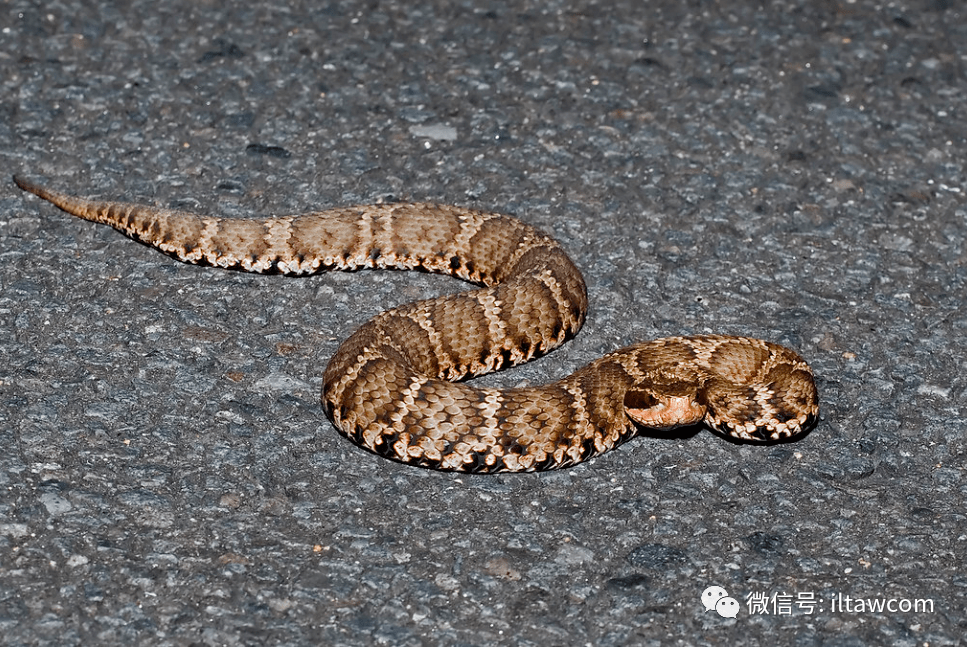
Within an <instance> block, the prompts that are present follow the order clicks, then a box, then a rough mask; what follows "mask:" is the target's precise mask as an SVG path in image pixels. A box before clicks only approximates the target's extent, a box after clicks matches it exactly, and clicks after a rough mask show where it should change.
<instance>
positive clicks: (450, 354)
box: [14, 177, 819, 472]
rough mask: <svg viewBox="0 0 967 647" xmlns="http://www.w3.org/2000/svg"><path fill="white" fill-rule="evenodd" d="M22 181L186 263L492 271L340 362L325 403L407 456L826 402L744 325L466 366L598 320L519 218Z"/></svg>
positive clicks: (732, 417)
mask: <svg viewBox="0 0 967 647" xmlns="http://www.w3.org/2000/svg"><path fill="white" fill-rule="evenodd" d="M14 181H15V182H16V183H17V185H19V186H20V187H21V188H22V189H24V190H26V191H29V192H31V193H34V194H36V195H38V196H40V197H41V198H44V199H45V200H48V201H50V202H52V203H53V204H55V205H57V206H58V207H60V208H61V209H63V210H64V211H67V212H68V213H71V214H74V215H75V216H79V217H81V218H84V219H86V220H91V221H94V222H99V223H104V224H108V225H111V226H112V227H114V228H115V229H117V230H119V231H121V232H123V233H125V234H127V235H128V236H130V237H132V238H134V239H135V240H138V241H141V242H143V243H146V244H147V245H150V246H153V247H156V248H158V249H159V250H161V251H163V252H165V253H167V254H170V255H172V256H174V257H175V258H177V259H178V260H180V261H184V262H186V263H198V264H204V265H211V266H215V267H224V268H234V269H240V270H245V271H249V272H275V273H282V274H311V273H315V272H321V271H325V270H352V269H356V268H362V267H379V268H397V269H414V268H419V269H423V270H427V271H430V272H437V273H443V274H450V275H453V276H456V277H459V278H461V279H464V280H466V281H470V282H472V283H476V284H478V285H479V286H481V287H480V288H479V289H475V290H470V291H468V292H463V293H460V294H454V295H448V296H441V297H438V298H435V299H428V300H424V301H418V302H415V303H410V304H407V305H403V306H400V307H398V308H394V309H392V310H387V311H385V312H383V313H381V314H379V315H377V316H376V317H374V318H373V319H371V320H370V321H368V322H367V323H365V324H364V325H363V326H362V327H360V328H359V329H358V330H356V332H354V333H353V334H352V335H351V336H350V337H349V339H347V340H346V341H345V342H344V343H343V344H342V345H341V346H340V347H339V349H338V350H337V351H336V354H335V355H334V356H333V358H332V359H331V360H330V361H329V365H328V366H327V367H326V372H325V376H324V385H323V389H322V404H323V407H324V408H325V410H326V413H327V414H328V416H329V417H330V419H331V420H332V422H333V424H334V425H335V426H336V428H337V429H338V430H339V431H340V432H341V433H342V434H344V435H345V436H347V437H348V438H350V439H351V440H352V441H353V442H355V443H357V444H359V445H361V446H362V447H365V448H366V449H368V450H370V451H373V452H375V453H376V454H379V455H381V456H385V457H388V458H392V459H394V460H397V461H402V462H404V463H409V464H413V465H419V466H423V467H429V468H434V469H440V470H454V471H465V472H499V471H509V472H521V471H533V470H549V469H556V468H561V467H567V466H569V465H574V464H575V463H579V462H581V461H583V460H585V459H587V458H590V457H592V456H597V455H598V454H601V453H603V452H606V451H608V450H609V449H611V448H613V447H615V446H617V445H618V444H620V443H622V442H624V441H625V440H627V439H629V438H631V437H632V436H634V435H635V433H636V432H637V430H638V426H639V425H640V426H643V427H651V428H659V429H669V428H672V427H677V426H682V425H693V424H698V423H702V422H704V423H705V424H706V425H708V426H709V427H711V428H712V429H714V430H716V431H718V432H720V433H722V434H726V435H728V436H730V437H733V438H736V439H740V440H780V439H785V438H790V437H793V436H796V435H798V434H800V433H803V432H805V431H807V430H808V429H809V428H810V427H811V426H812V425H813V424H814V423H815V421H816V419H817V415H818V412H819V400H818V395H817V392H816V387H815V384H814V382H813V377H812V371H811V370H810V368H809V366H808V365H807V364H806V362H805V361H803V359H802V358H801V357H799V355H797V354H796V353H794V352H793V351H791V350H789V349H787V348H784V347H782V346H778V345H776V344H772V343H769V342H766V341H761V340H758V339H750V338H746V337H725V336H705V337H670V338H666V339H658V340H655V341H649V342H644V343H641V344H636V345H634V346H629V347H628V348H624V349H621V350H617V351H614V352H612V353H610V354H608V355H606V356H605V357H602V358H600V359H598V360H596V361H593V362H591V363H590V364H588V365H587V366H585V367H584V368H582V369H580V370H578V371H577V372H575V373H574V374H572V375H570V376H568V377H566V378H564V379H562V380H559V381H557V382H554V383H552V384H545V385H541V386H531V387H526V388H515V389H490V388H476V387H473V386H471V385H469V384H466V383H462V382H460V380H463V379H464V378H466V377H470V376H475V375H482V374H484V373H489V372H491V371H496V370H498V369H500V368H503V367H506V366H513V365H515V364H520V363H522V362H526V361H528V360H530V359H532V358H534V357H536V356H538V355H541V354H544V353H547V352H548V351H550V350H552V349H554V348H556V347H557V346H559V345H560V344H562V343H564V342H565V341H566V340H568V339H569V338H571V337H572V336H574V335H575V334H577V332H578V330H579V329H580V328H581V326H582V324H583V323H584V318H585V312H586V310H587V294H586V291H585V285H584V279H583V278H582V276H581V273H580V271H579V270H578V269H577V267H575V265H574V263H573V262H572V261H571V260H570V259H569V258H568V257H567V255H566V254H565V253H564V250H563V249H562V248H561V246H560V245H559V244H558V243H557V242H556V241H554V240H553V239H551V238H550V237H548V236H546V235H545V234H543V233H541V232H540V231H538V230H537V229H535V228H533V227H530V226H529V225H526V224H524V223H523V222H521V221H519V220H517V219H516V218H511V217H508V216H503V215H499V214H493V213H484V212H481V211H476V210H473V209H464V208H460V207H454V206H443V205H434V204H411V203H398V204H383V205H372V206H357V207H347V208H340V209H331V210H328V211H321V212H317V213H310V214H305V215H301V216H288V217H278V218H248V219H226V218H216V217H206V216H200V215H195V214H191V213H185V212H181V211H173V210H169V209H161V208H156V207H150V206H141V205H134V204H125V203H117V202H101V201H92V200H85V199H82V198H78V197H74V196H70V195H67V194H64V193H60V192H57V191H52V190H50V189H47V188H45V187H43V186H40V185H38V184H35V183H33V182H28V181H26V180H23V179H20V178H17V177H15V178H14Z"/></svg>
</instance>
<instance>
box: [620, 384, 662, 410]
mask: <svg viewBox="0 0 967 647" xmlns="http://www.w3.org/2000/svg"><path fill="white" fill-rule="evenodd" d="M656 404H658V398H656V397H655V395H654V394H653V393H651V392H650V391H642V390H635V389H631V390H629V391H627V392H626V393H625V399H624V405H625V409H650V408H652V407H653V406H655V405H656Z"/></svg>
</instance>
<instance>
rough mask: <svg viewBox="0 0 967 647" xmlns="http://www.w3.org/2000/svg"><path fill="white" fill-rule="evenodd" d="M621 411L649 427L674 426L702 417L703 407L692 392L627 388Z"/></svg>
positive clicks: (704, 408) (664, 427)
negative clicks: (659, 391)
mask: <svg viewBox="0 0 967 647" xmlns="http://www.w3.org/2000/svg"><path fill="white" fill-rule="evenodd" d="M624 407H625V414H626V415H627V416H628V417H629V418H631V419H632V420H634V421H635V422H636V423H638V424H639V425H642V426H644V427H649V428H651V429H674V428H675V427H684V426H686V425H694V424H697V423H699V422H702V420H703V419H704V418H705V410H706V407H705V405H704V404H701V403H700V402H698V400H697V398H696V397H695V393H694V392H692V393H689V392H688V390H687V389H686V391H685V392H684V393H682V394H677V393H676V394H670V393H658V392H656V391H650V390H646V389H631V390H629V391H628V392H627V393H625V398H624Z"/></svg>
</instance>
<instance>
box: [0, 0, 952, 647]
mask: <svg viewBox="0 0 967 647" xmlns="http://www.w3.org/2000/svg"><path fill="white" fill-rule="evenodd" d="M119 4H120V6H118V5H119ZM224 5H225V8H221V7H222V4H221V3H204V2H184V1H180V0H176V1H174V2H169V3H158V2H143V1H141V0H134V1H132V2H127V3H106V2H101V3H99V4H97V3H81V2H77V1H76V0H65V1H63V2H56V3H40V2H26V1H17V2H13V3H7V4H6V5H5V7H4V11H3V13H2V17H0V21H3V22H2V24H0V90H2V94H0V114H2V119H0V158H2V165H0V168H2V169H5V171H6V175H7V176H9V175H10V174H12V173H14V172H17V173H23V174H25V175H28V176H30V177H34V178H38V179H43V180H46V181H48V182H50V183H51V184H52V185H53V186H55V187H57V188H60V189H64V190H69V191H72V192H76V193H80V194H84V195H89V196H98V197H103V198H110V199H124V200H138V201H145V202H149V203H154V204H160V205H165V206H173V207H178V208H186V209H191V210H196V211H201V212H211V213H218V214H223V215H228V216H233V215H243V214H256V213H257V214H281V213H297V212H300V211H309V210H313V209H316V208H321V207H325V206H333V205H345V204H349V203H358V202H373V201H378V200H386V199H412V200H426V201H441V202H455V203H459V204H463V205H469V206H474V207H479V208H486V209H493V210H499V211H504V212H510V213H515V214H517V215H519V216H520V217H521V218H523V219H524V220H526V221H527V222H530V223H532V224H534V225H537V226H539V227H542V228H544V229H545V230H547V231H548V232H550V233H552V234H553V235H554V236H556V237H557V238H558V239H559V240H561V241H562V242H563V244H564V245H565V247H566V248H567V249H568V250H569V252H570V253H571V255H572V256H573V258H574V259H575V261H576V262H577V264H578V265H579V266H580V267H582V268H583V269H584V271H585V273H586V277H587V280H588V285H589V290H590V295H591V308H592V310H591V314H590V317H589V321H588V324H587V326H586V327H585V329H584V331H583V332H582V333H581V334H580V335H579V336H578V338H577V339H575V340H574V341H573V342H571V343H570V344H568V345H567V346H565V347H564V348H562V349H560V350H559V351H556V352H554V353H552V354H551V355H549V356H547V357H545V358H543V359H541V360H539V361H537V362H534V363H532V364H530V365H528V366H526V367H522V368H520V369H515V370H514V371H511V372H507V373H503V374H499V375H497V376H488V377H487V378H485V379H484V380H483V381H484V382H485V383H488V384H503V385H517V384H520V383H522V382H531V383H534V382H541V381H545V380H550V379H554V378H557V377H561V376H563V375H565V374H567V373H568V372H570V371H571V370H573V369H575V368H577V367H579V366H581V365H582V364H584V363H586V362H588V361H590V360H592V359H594V358H596V357H598V356H600V355H601V354H603V353H604V352H607V351H609V350H612V349H615V348H618V347H620V346H623V345H626V344H628V343H632V342H634V341H638V340H645V339H651V338H655V337H661V336H666V335H675V334H683V333H705V332H717V333H729V334H745V335H753V336H759V337H763V338H766V339H769V340H772V341H777V342H780V343H784V344H786V345H789V346H791V347H793V348H795V349H797V350H798V351H799V352H801V354H803V355H804V356H805V357H806V358H807V359H808V360H809V361H810V363H811V364H812V366H813V367H814V369H815V371H816V373H817V375H818V385H819V388H820V392H821V396H822V398H823V409H822V417H821V418H822V419H821V421H820V423H819V424H818V426H817V427H816V429H815V430H814V431H813V432H812V433H811V434H810V435H808V436H807V437H805V438H804V439H802V440H800V441H799V442H796V443H790V444H783V445H777V446H750V445H736V444H730V443H728V442H725V441H723V440H722V439H720V438H718V437H716V436H714V435H713V434H711V433H707V432H701V433H696V434H687V435H685V436H678V437H673V438H667V437H665V438H663V437H658V436H655V437H650V436H649V437H642V438H638V439H635V440H632V441H631V442H629V443H628V444H626V445H624V446H623V447H621V448H620V449H618V450H616V451H614V452H612V453H610V454H606V455H605V456H602V457H600V458H598V459H596V460H593V461H591V462H588V463H585V464H582V465H580V466H578V467H576V468H573V469H569V470H566V471H563V472H560V473H548V474H539V475H507V476H460V475H452V474H438V473H434V472H429V471H425V470H420V469H416V468H412V467H406V466H403V465H398V464H395V463H392V462H389V461H386V460H382V459H380V458H378V457H376V456H373V455H370V454H368V453H366V452H365V451H362V450H360V449H358V448H356V447H355V446H354V445H352V444H350V443H349V442H348V441H346V440H344V439H343V438H342V437H341V436H339V435H338V434H337V433H336V432H335V431H334V429H333V428H332V427H331V425H330V424H329V422H328V421H327V420H326V418H325V416H324V414H323V412H322V410H321V408H320V407H319V404H318V391H319V387H320V378H321V374H322V370H323V368H324V366H325V363H326V361H327V359H328V358H329V356H330V355H331V354H332V352H333V351H334V349H335V348H336V346H337V345H338V343H339V342H340V340H342V339H344V338H345V337H346V336H347V335H348V334H349V333H350V332H351V331H352V330H353V329H354V328H355V327H356V326H357V325H359V324H360V323H362V322H363V321H365V320H366V319H367V318H369V317H371V316H372V315H373V314H375V313H376V312H378V311H380V310H381V309H384V308H386V307H389V306H391V305H393V304H396V303H400V302H404V301H409V300H412V299H416V298H420V297H424V296H429V295H433V294H438V293H440V292H443V291H447V290H458V289H460V284H459V283H458V282H456V281H453V280H449V279H446V278H440V277H431V276H426V275H421V274H412V273H411V274H405V273H396V272H383V273H375V272H358V273H353V274H331V275H326V276H316V277H311V278H306V279H286V278H283V277H277V276H275V277H273V276H269V277H262V276H251V275H245V274H240V273H232V272H219V271H217V270H212V269H206V268H199V267H192V266H187V265H182V264H179V263H177V262H175V261H173V260H172V259H170V258H167V257H165V256H163V255H161V254H159V253H157V252H155V251H153V250H150V249H148V248H146V247H143V246H141V245H138V244H137V243H135V242H132V241H130V240H127V239H125V238H124V237H122V236H120V235H119V234H117V233H116V232H114V231H112V230H110V229H108V228H106V227H98V226H95V225H92V224H90V223H85V222H82V221H80V220H77V219H74V218H71V217H68V216H67V215H65V214H63V213H61V212H59V211H57V210H56V209H54V208H53V207H51V206H50V205H48V204H46V203H42V202H41V201H39V200H37V199H35V198H33V197H30V196H26V195H25V194H23V193H22V192H21V191H19V190H18V189H17V188H16V187H15V186H14V185H13V183H12V182H10V181H8V180H7V179H4V180H3V181H2V182H0V207H2V209H0V214H2V215H0V258H2V261H3V262H2V263H0V447H2V448H3V451H2V452H0V642H3V643H5V644H11V645H21V644H22V645H33V644H50V645H91V644H104V645H110V644H125V645H130V644H159V645H189V644H193V645H255V644H266V645H268V644H271V645H311V644H334V645H379V644H382V645H435V644H440V645H491V644H506V645H594V646H608V645H720V644H722V645H724V644H728V645H741V644H762V643H766V642H767V643H770V644H778V645H848V646H849V645H871V644H890V645H909V646H911V647H913V646H927V645H929V646H930V647H936V646H938V645H953V644H959V643H960V641H961V637H962V636H963V635H964V633H965V631H967V613H965V604H967V574H965V570H964V554H965V550H967V520H965V499H967V475H965V471H964V458H965V435H967V431H965V425H967V397H965V396H967V379H965V377H964V374H965V369H967V357H965V355H967V353H965V350H964V349H965V347H967V311H965V305H964V304H965V294H967V290H965V279H967V247H965V242H964V241H965V232H967V204H965V203H967V175H965V169H964V164H965V159H967V153H965V151H967V112H965V111H967V104H965V99H967V97H965V93H967V72H965V69H967V10H965V8H964V5H963V4H962V3H958V2H944V1H942V0H933V1H925V2H897V3H888V4H883V3H870V2H864V1H857V2H805V1H804V2H798V3H793V2H787V1H785V0H779V1H777V2H771V3H765V4H760V3H746V2H737V3H708V2H701V3H699V2H690V3H682V2H654V3H641V2H622V1H618V2H582V3H560V2H553V1H551V2H540V3H538V2H509V3H495V2H487V3H474V2H456V3H453V2H437V3H432V4H431V3H406V2H398V1H395V0H393V1H388V2H372V3H362V2H330V3H322V4H317V3H310V2H304V3H302V2H300V3H293V4H289V5H285V6H276V5H273V4H271V3H258V4H257V3H224ZM710 586H719V587H722V589H723V590H724V591H725V592H727V593H728V594H729V595H730V596H731V597H733V598H734V599H735V600H736V606H735V608H734V612H735V613H736V614H737V616H736V617H735V618H727V617H722V616H721V615H720V614H719V613H718V612H717V611H716V609H715V608H713V609H711V610H706V608H705V606H704V605H703V603H702V593H703V591H705V590H706V589H707V588H708V587H710ZM712 595H713V594H712V593H710V594H709V596H712ZM707 600H712V601H713V602H714V599H712V598H710V597H708V596H707ZM891 600H892V601H893V602H890V601H891ZM880 603H883V604H886V605H887V606H886V607H884V608H883V609H879V608H877V605H878V604H880ZM928 603H929V605H928ZM890 605H892V606H890ZM725 608H726V607H722V609H723V610H724V609H725Z"/></svg>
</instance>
